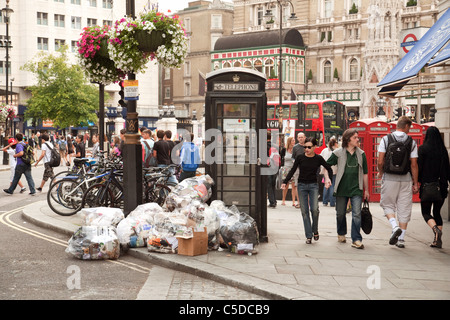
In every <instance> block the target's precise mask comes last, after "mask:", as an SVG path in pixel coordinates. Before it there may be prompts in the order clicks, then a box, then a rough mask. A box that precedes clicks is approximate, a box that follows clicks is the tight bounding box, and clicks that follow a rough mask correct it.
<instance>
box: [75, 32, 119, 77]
mask: <svg viewBox="0 0 450 320" xmlns="http://www.w3.org/2000/svg"><path fill="white" fill-rule="evenodd" d="M109 31H110V27H109V26H103V27H99V26H92V27H86V28H84V29H83V32H82V33H81V38H80V40H78V42H77V46H78V57H79V60H80V65H81V67H82V68H83V70H84V71H85V72H86V74H87V76H88V78H89V80H90V81H91V82H96V83H102V84H104V85H108V84H110V83H112V82H118V81H121V80H123V79H124V77H125V74H124V72H123V71H122V70H120V69H118V68H117V66H116V65H115V63H114V61H113V60H111V59H110V58H109V51H108V38H109Z"/></svg>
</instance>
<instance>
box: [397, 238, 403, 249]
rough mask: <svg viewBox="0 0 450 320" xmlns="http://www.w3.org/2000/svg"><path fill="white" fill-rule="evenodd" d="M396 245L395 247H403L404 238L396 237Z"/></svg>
mask: <svg viewBox="0 0 450 320" xmlns="http://www.w3.org/2000/svg"><path fill="white" fill-rule="evenodd" d="M395 245H396V246H397V248H402V249H403V248H404V247H405V240H403V239H398V241H397V243H396V244H395Z"/></svg>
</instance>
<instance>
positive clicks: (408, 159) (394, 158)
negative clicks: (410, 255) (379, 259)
mask: <svg viewBox="0 0 450 320" xmlns="http://www.w3.org/2000/svg"><path fill="white" fill-rule="evenodd" d="M411 124H412V121H411V119H409V118H408V117H406V116H402V117H400V119H399V120H398V122H397V130H396V131H394V132H392V133H390V134H388V135H387V136H384V137H383V139H381V141H380V145H379V146H378V161H377V166H378V177H379V178H381V179H382V180H381V198H380V206H381V207H382V208H383V211H384V214H385V216H386V218H387V219H388V220H389V223H390V224H391V226H392V234H391V237H390V239H389V244H390V245H396V246H397V247H399V248H404V247H405V233H406V229H407V227H408V222H409V221H410V220H411V210H412V196H413V193H417V192H418V191H419V185H418V171H419V169H418V165H417V157H418V154H417V144H416V142H415V141H414V140H413V139H412V138H411V137H410V136H408V133H409V129H410V128H411ZM390 145H391V147H390ZM393 146H395V148H393ZM411 182H412V186H411ZM396 213H397V218H398V225H397V221H396V219H395V214H396Z"/></svg>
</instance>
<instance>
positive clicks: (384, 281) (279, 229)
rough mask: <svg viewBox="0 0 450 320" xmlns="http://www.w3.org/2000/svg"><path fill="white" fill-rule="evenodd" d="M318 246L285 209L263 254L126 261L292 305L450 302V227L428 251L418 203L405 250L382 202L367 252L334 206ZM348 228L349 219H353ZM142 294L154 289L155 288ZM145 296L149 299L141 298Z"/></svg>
mask: <svg viewBox="0 0 450 320" xmlns="http://www.w3.org/2000/svg"><path fill="white" fill-rule="evenodd" d="M319 208H320V217H319V234H320V239H319V241H317V242H316V241H314V240H313V243H312V244H306V243H305V236H304V229H303V222H302V219H301V214H300V210H299V209H296V208H294V207H293V206H292V202H290V201H288V202H286V206H280V205H279V206H278V207H277V208H276V209H268V226H267V230H268V239H269V241H268V242H267V243H261V244H260V245H259V248H258V253H257V254H253V255H251V256H249V255H240V254H234V253H230V252H228V251H209V252H208V254H206V255H201V256H195V257H187V256H181V255H176V254H162V253H156V252H148V251H147V249H146V248H133V249H130V250H129V251H128V254H130V255H133V256H135V257H139V258H141V259H145V260H147V261H150V262H152V263H154V264H157V265H160V266H162V267H168V268H172V269H175V270H178V271H184V272H189V273H192V274H195V275H198V276H201V277H205V278H208V279H211V280H214V281H217V282H220V283H223V284H227V285H233V286H236V287H238V288H240V289H244V290H247V291H249V292H252V293H255V294H259V295H262V296H264V297H267V298H269V299H281V300H284V299H289V300H297V299H299V300H313V299H320V300H398V299H404V300H410V299H420V300H428V299H433V300H435V299H437V300H446V299H450V249H449V248H450V236H449V233H450V223H449V222H448V221H445V222H444V232H443V248H442V249H436V248H430V247H429V244H430V243H431V240H432V238H433V232H432V231H431V229H430V228H429V227H428V226H427V224H426V223H425V222H424V220H423V218H422V215H421V213H420V205H419V204H417V203H414V204H413V214H412V220H411V222H410V224H409V226H408V231H407V233H406V238H405V241H406V248H404V249H400V248H397V247H396V246H391V245H389V244H388V240H389V237H390V234H391V227H390V225H389V223H388V221H387V220H386V218H385V217H384V216H383V213H382V209H381V208H380V206H379V204H378V203H371V204H370V210H371V212H372V215H373V220H374V225H373V230H372V232H371V234H369V235H365V234H364V233H362V235H363V244H364V245H365V248H364V249H363V250H358V249H355V248H352V247H351V238H350V229H349V233H348V235H347V242H346V243H338V242H337V236H336V216H335V210H334V208H332V207H326V206H322V204H319ZM23 216H24V218H25V219H27V220H29V221H30V222H33V223H35V224H39V225H41V226H44V227H47V228H51V229H53V230H56V231H59V232H62V233H65V234H67V235H68V236H70V235H72V234H73V232H74V231H75V230H76V229H77V228H78V227H79V226H80V225H81V224H82V220H81V218H80V217H79V216H78V215H73V216H69V217H64V216H59V215H57V214H56V213H54V212H53V211H52V210H51V209H50V208H49V207H48V205H47V203H46V201H39V202H36V203H34V204H32V205H28V206H26V207H24V209H23ZM347 225H348V226H349V228H350V225H351V214H348V215H347ZM142 290H153V289H152V286H151V284H147V285H145V286H143V288H142ZM140 296H151V295H148V292H147V295H146V293H145V292H141V294H140Z"/></svg>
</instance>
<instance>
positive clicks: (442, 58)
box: [428, 42, 450, 67]
mask: <svg viewBox="0 0 450 320" xmlns="http://www.w3.org/2000/svg"><path fill="white" fill-rule="evenodd" d="M448 60H450V42H449V43H447V46H446V47H445V48H444V49H442V50H441V52H439V53H438V54H437V55H436V57H434V58H433V60H431V61H430V63H429V64H428V66H429V67H437V66H438V65H441V64H443V63H445V62H447V61H448Z"/></svg>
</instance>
